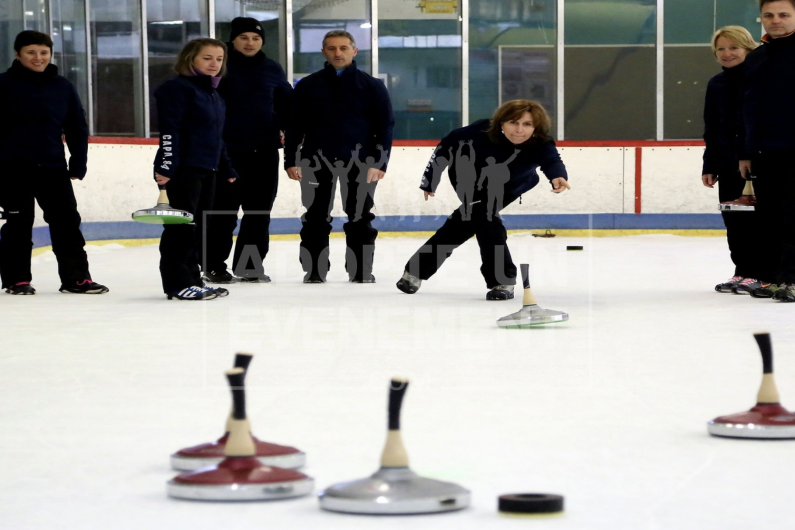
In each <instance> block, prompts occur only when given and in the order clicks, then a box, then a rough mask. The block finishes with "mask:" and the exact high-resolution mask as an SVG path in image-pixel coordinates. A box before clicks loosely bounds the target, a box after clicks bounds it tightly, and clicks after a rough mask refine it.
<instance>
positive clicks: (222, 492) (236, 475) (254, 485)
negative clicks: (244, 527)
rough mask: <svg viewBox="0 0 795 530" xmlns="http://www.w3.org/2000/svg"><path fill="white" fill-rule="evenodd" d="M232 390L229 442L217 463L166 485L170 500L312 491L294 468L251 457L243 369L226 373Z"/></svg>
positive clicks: (309, 481) (263, 496)
mask: <svg viewBox="0 0 795 530" xmlns="http://www.w3.org/2000/svg"><path fill="white" fill-rule="evenodd" d="M226 376H227V379H228V380H229V386H230V387H231V388H232V401H233V412H232V419H231V421H230V426H229V427H230V429H229V439H228V440H227V442H226V446H225V448H224V452H225V454H226V458H224V460H223V461H221V463H220V464H218V465H214V466H209V467H206V468H202V469H199V470H196V471H187V472H185V473H182V474H180V475H177V476H176V477H174V478H173V479H172V480H171V481H169V482H168V485H167V492H168V495H169V496H170V497H176V498H179V499H192V500H201V501H260V500H273V499H285V498H290V497H301V496H303V495H308V494H309V493H311V492H312V489H313V487H314V480H312V479H311V478H310V477H308V476H306V475H304V474H303V473H301V472H300V471H295V470H294V469H283V468H280V467H275V466H265V465H263V464H262V463H261V462H260V461H259V460H257V458H256V457H255V454H256V448H255V446H254V440H252V438H251V434H250V433H249V425H248V421H247V419H246V399H245V390H244V388H243V382H244V378H245V370H243V369H242V368H233V369H231V370H229V371H228V372H226Z"/></svg>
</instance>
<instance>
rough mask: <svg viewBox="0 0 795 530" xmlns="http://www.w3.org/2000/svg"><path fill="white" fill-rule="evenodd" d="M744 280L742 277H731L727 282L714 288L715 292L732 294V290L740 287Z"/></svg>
mask: <svg viewBox="0 0 795 530" xmlns="http://www.w3.org/2000/svg"><path fill="white" fill-rule="evenodd" d="M744 279H745V278H743V277H742V276H732V277H731V278H729V279H728V280H726V281H725V282H723V283H719V284H718V285H716V286H715V290H716V291H718V292H719V293H732V292H734V288H735V287H737V286H738V285H740V282H742V281H743V280H744Z"/></svg>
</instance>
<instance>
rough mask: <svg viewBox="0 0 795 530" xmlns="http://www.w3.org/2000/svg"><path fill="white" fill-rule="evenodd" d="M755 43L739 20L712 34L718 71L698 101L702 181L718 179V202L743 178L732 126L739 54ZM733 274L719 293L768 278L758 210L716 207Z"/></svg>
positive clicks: (732, 195)
mask: <svg viewBox="0 0 795 530" xmlns="http://www.w3.org/2000/svg"><path fill="white" fill-rule="evenodd" d="M756 47H757V43H756V42H754V39H753V37H752V36H751V34H750V33H749V32H748V30H747V29H745V28H744V27H742V26H726V27H723V28H720V29H719V30H718V31H716V32H715V34H714V35H713V36H712V53H713V54H715V57H716V59H717V60H718V63H719V64H720V65H721V66H722V67H723V71H722V72H721V73H719V74H717V75H716V76H714V77H713V78H712V79H710V80H709V84H708V85H707V94H706V98H705V102H704V143H705V145H706V149H704V164H703V169H702V171H701V181H702V183H703V184H704V186H706V187H708V188H713V187H715V185H716V184H717V185H718V197H719V199H720V202H726V201H733V200H735V199H737V198H738V197H739V196H740V195H741V194H742V192H743V188H744V187H745V183H746V180H745V179H744V178H743V177H742V176H741V175H740V172H739V170H738V166H737V163H738V146H737V128H738V126H739V121H740V109H741V106H742V97H743V82H742V81H743V68H744V66H745V63H744V61H745V57H746V55H748V53H750V52H752V51H753V50H754V49H756ZM722 215H723V222H724V224H725V225H726V239H727V241H728V243H729V252H730V254H731V259H732V261H733V262H734V275H733V276H732V277H731V278H729V279H728V280H726V281H725V282H722V283H719V284H718V285H716V286H715V290H716V291H717V292H719V293H731V292H733V293H735V294H747V293H750V292H752V291H753V290H755V289H758V288H759V286H760V285H761V283H762V282H763V281H765V282H767V281H770V280H769V279H770V278H773V277H774V275H775V267H774V266H773V264H772V263H770V262H769V261H767V260H765V259H764V257H763V256H762V254H760V252H759V251H758V249H757V245H758V243H759V238H758V233H759V229H760V227H759V222H758V212H755V211H753V212H731V211H729V212H722Z"/></svg>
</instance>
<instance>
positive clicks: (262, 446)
mask: <svg viewBox="0 0 795 530" xmlns="http://www.w3.org/2000/svg"><path fill="white" fill-rule="evenodd" d="M253 357H254V355H253V354H251V353H238V354H237V355H235V368H242V369H243V370H244V377H245V374H246V373H248V365H249V364H250V363H251V360H252V359H253ZM231 421H232V415H231V413H230V415H229V417H228V418H227V421H226V429H225V433H224V435H223V436H221V437H220V438H219V439H218V440H216V441H215V442H210V443H204V444H201V445H196V446H193V447H186V448H185V449H180V450H179V451H177V452H176V453H174V454H173V455H171V467H172V468H174V469H176V470H177V471H193V470H195V469H199V468H202V467H206V466H209V465H214V464H219V463H221V461H222V460H223V459H224V458H225V453H224V448H225V447H226V443H227V441H228V440H229V429H230V426H231ZM251 438H252V440H254V447H255V453H256V454H255V456H256V458H257V460H259V461H260V462H262V463H263V464H264V465H267V466H279V467H284V468H288V469H295V468H298V467H301V466H303V465H304V464H305V463H306V454H305V453H303V452H301V451H299V450H298V449H296V448H295V447H290V446H287V445H278V444H274V443H270V442H264V441H262V440H259V439H257V438H256V437H255V436H253V435H252V436H251Z"/></svg>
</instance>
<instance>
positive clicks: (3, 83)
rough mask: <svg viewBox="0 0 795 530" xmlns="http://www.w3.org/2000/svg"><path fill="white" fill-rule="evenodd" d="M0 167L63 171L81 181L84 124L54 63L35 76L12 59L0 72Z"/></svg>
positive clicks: (77, 104)
mask: <svg viewBox="0 0 795 530" xmlns="http://www.w3.org/2000/svg"><path fill="white" fill-rule="evenodd" d="M0 101H2V105H0V164H3V165H6V164H9V163H22V164H28V165H38V166H45V167H63V168H66V167H67V164H66V154H65V152H64V146H63V138H64V137H65V138H66V145H68V146H69V155H70V157H69V164H68V168H69V176H70V177H72V178H78V179H82V178H83V177H84V176H85V175H86V160H87V158H88V124H87V123H86V113H85V111H84V110H83V105H82V104H81V103H80V96H78V95H77V90H75V87H74V85H72V83H70V82H69V80H68V79H66V78H65V77H61V76H60V75H58V68H57V67H56V66H55V65H54V64H50V65H47V68H46V69H45V70H44V72H34V71H33V70H30V69H29V68H25V67H24V66H22V63H20V62H19V61H16V60H15V61H14V62H13V63H12V64H11V68H9V69H8V71H7V72H6V73H4V74H0Z"/></svg>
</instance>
